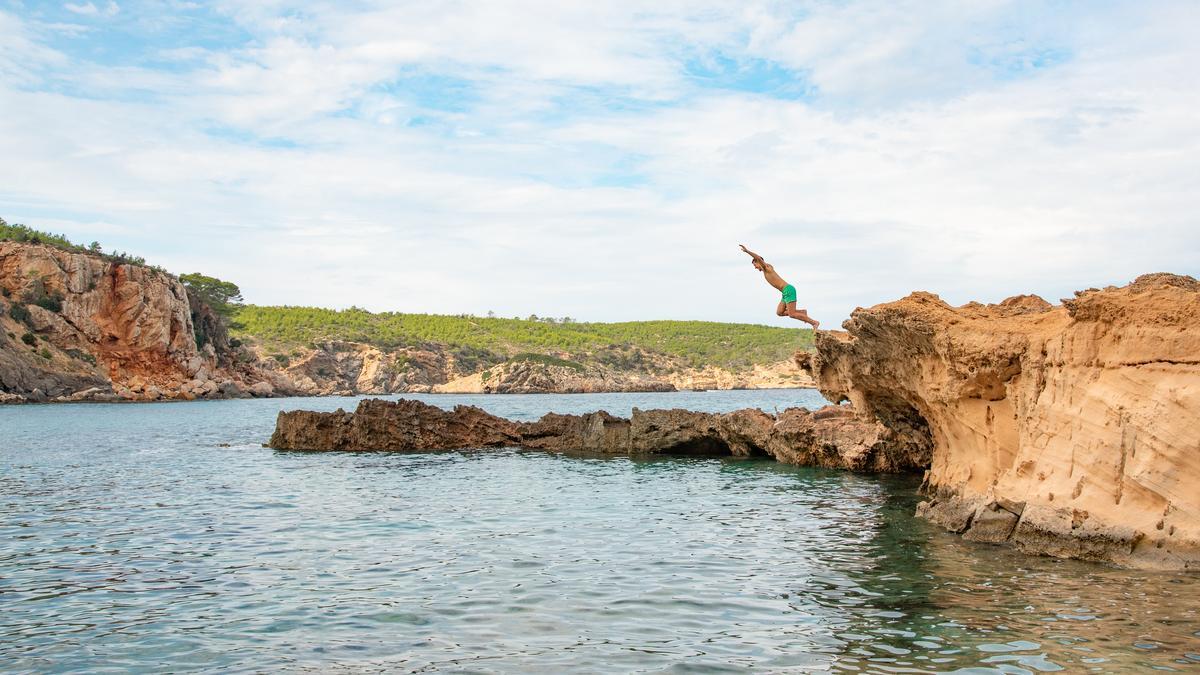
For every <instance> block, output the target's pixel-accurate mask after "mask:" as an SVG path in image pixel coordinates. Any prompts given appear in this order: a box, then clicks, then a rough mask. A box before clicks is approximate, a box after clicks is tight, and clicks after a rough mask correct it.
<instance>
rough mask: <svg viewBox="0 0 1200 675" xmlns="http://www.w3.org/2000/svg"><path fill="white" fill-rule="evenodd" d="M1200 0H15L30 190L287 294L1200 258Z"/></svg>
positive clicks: (741, 282) (695, 301)
mask: <svg viewBox="0 0 1200 675" xmlns="http://www.w3.org/2000/svg"><path fill="white" fill-rule="evenodd" d="M1196 26H1200V3H1197V2H1195V1H1194V0H1185V1H1180V2H1170V1H1161V2H1156V1H1153V0H1149V1H1146V0H1143V1H1137V2H1118V1H1109V0H1088V1H1085V2H1068V1H1062V0H1043V1H1040V2H1010V1H1005V0H974V1H967V2H964V1H962V0H953V1H945V2H943V1H940V0H918V1H913V2H909V1H905V0H881V1H875V0H864V1H854V0H841V1H833V0H825V1H820V2H778V1H768V2H759V1H756V0H737V1H732V2H723V1H710V0H658V1H657V2H653V3H645V2H626V1H625V0H605V1H604V2H571V1H569V0H567V1H563V0H555V1H552V2H551V1H546V0H508V1H505V2H492V1H489V0H473V1H468V2H455V1H439V0H423V1H422V2H412V3H405V2H376V1H374V0H353V1H350V0H263V1H261V2H254V1H250V0H245V1H237V2H223V1H216V2H185V1H183V0H161V1H155V2H135V1H133V0H124V1H116V0H103V1H100V0H90V1H89V0H80V1H77V2H67V3H61V2H32V1H20V0H0V157H2V159H3V161H0V217H3V218H4V219H6V220H8V221H9V222H22V223H25V224H28V225H30V226H33V227H38V228H40V229H48V230H52V231H54V232H61V233H65V234H67V235H68V236H69V237H71V238H72V239H74V240H76V241H80V242H90V241H92V240H98V241H100V242H101V243H102V244H103V245H104V246H105V247H106V249H110V250H111V249H120V250H123V251H130V252H133V253H135V254H137V255H141V256H144V257H146V258H147V259H148V261H150V262H152V263H157V264H160V265H163V266H164V267H166V268H168V269H170V270H172V271H175V272H193V271H199V272H203V273H206V274H210V275H214V276H217V277H220V278H222V279H226V280H229V281H233V282H235V283H237V284H238V285H240V286H241V288H242V290H243V294H244V296H245V297H246V299H247V301H250V302H254V303H257V304H290V305H318V306H326V307H338V308H341V307H348V306H351V305H355V306H358V307H364V308H367V309H371V310H375V311H385V310H386V311H408V312H431V313H449V314H457V313H473V314H479V315H484V314H486V313H488V312H495V313H496V314H497V315H500V316H521V317H524V316H527V315H529V314H538V315H540V316H556V317H561V316H571V317H574V318H576V319H579V320H594V321H620V320H638V319H705V320H717V321H745V322H754V323H765V324H771V325H786V326H799V325H800V324H798V323H797V322H795V321H794V320H792V319H787V318H778V317H775V316H774V309H775V303H776V302H777V301H778V298H779V295H778V293H777V292H776V291H774V290H773V289H771V288H770V287H769V286H767V285H766V284H765V282H764V281H763V279H762V278H761V276H760V275H758V274H757V273H756V272H755V271H754V270H753V268H752V267H751V266H750V263H749V259H748V258H747V257H746V256H745V255H744V254H742V253H741V252H740V251H739V250H738V248H737V245H738V244H739V243H745V244H746V245H747V246H749V247H750V248H752V249H754V250H756V251H758V252H760V253H762V254H763V255H764V256H765V257H766V259H767V260H768V261H769V262H771V263H773V264H774V265H775V267H776V269H777V270H778V271H779V272H780V273H781V274H782V275H783V277H784V278H785V279H786V280H787V281H789V282H790V283H792V284H794V285H795V286H796V287H797V289H798V292H799V306H800V307H802V308H807V309H808V310H809V311H810V313H812V314H813V315H814V316H815V317H816V318H817V319H819V320H821V321H822V323H823V324H824V326H825V327H833V326H836V325H837V324H840V323H841V321H842V320H844V319H845V318H847V317H848V316H849V315H850V312H851V311H852V310H853V309H854V308H855V307H859V306H870V305H874V304H877V303H880V302H886V301H889V300H894V299H897V298H900V297H903V296H904V295H907V294H908V293H910V292H912V291H914V290H926V291H930V292H934V293H937V294H939V295H941V296H942V297H943V298H944V299H945V300H947V301H948V302H951V303H953V304H961V303H964V302H967V301H970V300H980V301H985V302H996V301H999V300H1001V299H1003V298H1005V297H1007V296H1010V295H1015V294H1018V293H1038V294H1040V295H1042V296H1044V297H1046V298H1047V299H1050V300H1051V301H1057V300H1058V299H1059V298H1062V297H1069V296H1070V295H1071V293H1072V292H1073V291H1074V290H1076V289H1082V288H1089V287H1102V286H1105V285H1108V284H1123V283H1126V282H1127V281H1129V280H1131V279H1133V278H1134V277H1135V276H1137V275H1138V274H1142V273H1146V272H1156V271H1173V272H1177V273H1185V274H1192V275H1200V112H1198V111H1200V40H1196V39H1195V30H1196Z"/></svg>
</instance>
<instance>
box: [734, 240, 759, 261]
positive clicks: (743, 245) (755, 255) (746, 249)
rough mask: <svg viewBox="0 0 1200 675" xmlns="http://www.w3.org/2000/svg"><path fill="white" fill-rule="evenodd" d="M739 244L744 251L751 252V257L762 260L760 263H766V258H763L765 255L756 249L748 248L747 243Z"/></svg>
mask: <svg viewBox="0 0 1200 675" xmlns="http://www.w3.org/2000/svg"><path fill="white" fill-rule="evenodd" d="M738 246H741V247H742V250H743V251H745V252H746V253H747V254H749V255H750V257H751V258H753V259H754V261H755V262H760V263H765V262H766V261H765V260H763V257H762V256H761V255H759V254H757V253H755V252H754V251H751V250H750V249H748V248H746V245H745V244H738Z"/></svg>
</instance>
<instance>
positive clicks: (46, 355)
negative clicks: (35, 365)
mask: <svg viewBox="0 0 1200 675" xmlns="http://www.w3.org/2000/svg"><path fill="white" fill-rule="evenodd" d="M38 355H39V356H41V357H42V358H43V359H46V360H47V361H49V360H50V359H52V358H54V356H53V355H52V354H50V350H49V349H46V348H45V347H42V351H40V352H38Z"/></svg>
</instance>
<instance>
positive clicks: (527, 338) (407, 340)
mask: <svg viewBox="0 0 1200 675" xmlns="http://www.w3.org/2000/svg"><path fill="white" fill-rule="evenodd" d="M233 318H234V334H235V335H237V336H238V337H240V338H242V339H255V340H257V341H258V342H259V344H260V346H261V347H262V348H263V349H264V351H266V352H268V353H278V354H287V353H288V352H289V351H290V350H292V349H295V348H300V347H308V346H310V345H313V344H315V343H320V342H324V341H330V340H343V341H349V342H361V343H365V344H370V345H373V346H376V347H379V348H380V349H385V350H390V349H395V348H398V347H406V346H413V347H419V346H428V345H445V346H447V347H450V348H451V349H454V350H456V351H464V352H465V351H470V352H476V353H477V355H478V356H481V357H484V360H494V361H503V360H505V359H507V358H509V357H512V356H514V355H517V354H525V353H538V354H570V355H572V356H573V357H574V358H575V359H579V358H588V357H589V356H592V357H596V358H601V359H605V360H607V359H611V358H614V355H613V348H614V347H616V348H628V349H633V350H641V351H646V352H654V353H660V354H664V355H667V356H671V357H675V358H678V359H680V360H681V361H683V362H684V363H686V364H687V365H689V366H691V367H703V366H707V365H713V366H718V367H721V368H726V369H730V370H741V369H745V368H749V367H752V366H753V365H755V364H765V363H774V362H778V361H783V360H786V359H789V358H791V356H792V355H793V354H794V353H795V352H796V350H798V349H809V348H811V347H812V331H810V330H808V329H798V328H776V327H771V326H761V325H755V324H740V323H718V322H713V321H629V322H621V323H590V322H576V321H573V320H570V319H547V318H537V317H530V318H528V319H504V318H495V317H477V316H467V315H455V316H448V315H438V314H404V313H394V312H384V313H372V312H368V311H366V310H363V309H357V308H350V309H346V310H340V311H339V310H331V309H318V308H313V307H260V306H256V305H245V306H243V307H241V308H240V309H238V310H237V312H236V313H235V314H234V316H233ZM487 357H491V358H490V359H489V358H487ZM614 365H616V364H614Z"/></svg>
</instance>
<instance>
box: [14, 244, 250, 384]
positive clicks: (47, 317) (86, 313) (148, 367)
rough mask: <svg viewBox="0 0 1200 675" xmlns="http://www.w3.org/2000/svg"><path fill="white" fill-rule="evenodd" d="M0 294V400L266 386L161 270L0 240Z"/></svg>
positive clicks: (202, 308)
mask: <svg viewBox="0 0 1200 675" xmlns="http://www.w3.org/2000/svg"><path fill="white" fill-rule="evenodd" d="M0 295H2V296H3V297H0V402H19V401H34V402H41V401H51V400H57V401H78V400H100V401H105V400H158V399H163V398H180V399H191V398H201V397H203V398H223V397H230V396H245V395H249V394H257V395H270V394H271V393H273V391H274V389H273V387H272V385H271V384H270V374H269V373H265V372H263V371H261V370H260V369H257V368H255V367H254V366H253V364H249V363H245V362H242V361H241V360H240V359H239V352H238V350H236V349H234V347H233V346H232V345H231V341H230V340H229V338H228V336H227V335H226V334H225V333H224V329H223V327H222V326H221V324H220V322H219V321H218V320H217V319H216V317H214V316H213V315H212V312H211V310H210V309H209V308H208V307H207V306H206V305H205V304H204V303H203V302H202V301H201V300H199V299H198V298H196V297H194V296H192V295H191V294H190V293H189V291H188V289H187V288H185V287H184V285H183V284H182V283H181V282H180V281H179V279H177V278H176V277H174V276H172V275H170V274H167V273H165V272H163V271H161V270H157V269H154V268H151V267H147V266H145V265H139V264H130V263H124V262H121V261H119V260H113V259H110V258H108V257H105V256H101V255H96V254H91V253H85V252H72V251H64V250H62V249H60V248H56V247H53V246H48V245H43V244H29V243H18V242H3V241H0ZM197 326H199V328H200V330H199V331H197ZM199 336H203V339H201V338H200V337H199Z"/></svg>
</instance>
